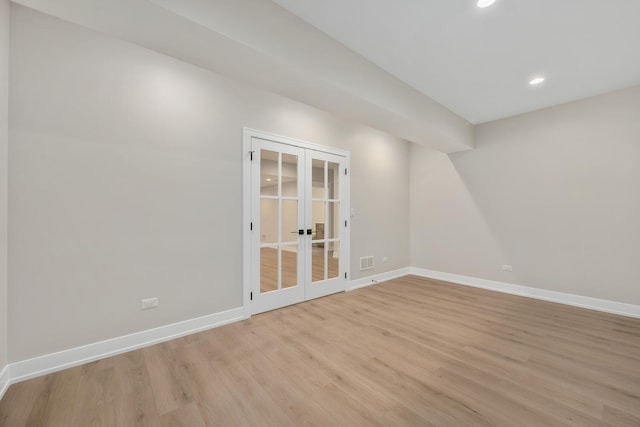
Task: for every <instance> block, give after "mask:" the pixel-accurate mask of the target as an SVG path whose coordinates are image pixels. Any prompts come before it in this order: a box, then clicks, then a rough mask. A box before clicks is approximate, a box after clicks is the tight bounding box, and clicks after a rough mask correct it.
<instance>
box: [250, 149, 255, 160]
mask: <svg viewBox="0 0 640 427" xmlns="http://www.w3.org/2000/svg"><path fill="white" fill-rule="evenodd" d="M253 153H254V151H249V156H250V157H251V161H253Z"/></svg>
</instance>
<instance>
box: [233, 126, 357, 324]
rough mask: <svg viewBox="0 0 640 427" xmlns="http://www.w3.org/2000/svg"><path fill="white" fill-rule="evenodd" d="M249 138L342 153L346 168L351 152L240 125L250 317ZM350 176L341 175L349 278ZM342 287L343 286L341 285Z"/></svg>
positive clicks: (244, 277)
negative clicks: (342, 179)
mask: <svg viewBox="0 0 640 427" xmlns="http://www.w3.org/2000/svg"><path fill="white" fill-rule="evenodd" d="M252 138H259V139H265V140H268V141H274V142H279V143H282V144H287V145H292V146H295V147H300V148H305V149H310V150H315V151H320V152H325V153H329V154H335V155H338V156H343V157H344V158H345V166H346V169H347V171H350V169H351V168H350V160H351V153H350V152H349V151H346V150H340V149H338V148H333V147H326V146H323V145H319V144H314V143H311V142H307V141H301V140H298V139H293V138H288V137H285V136H280V135H275V134H272V133H268V132H263V131H259V130H255V129H251V128H247V127H245V128H243V137H242V226H243V230H242V283H243V286H242V288H243V289H242V293H243V296H242V306H243V311H244V315H245V317H251V298H250V296H251V276H252V262H251V233H252V230H251V223H252V222H254V223H255V221H258V219H256V218H252V203H251V140H252ZM350 177H351V173H347V174H346V176H345V177H344V188H345V189H344V203H345V207H344V212H346V213H347V214H346V216H345V218H346V219H347V221H348V223H347V227H346V228H345V230H344V232H345V234H344V236H345V238H344V242H343V244H344V246H343V247H342V249H343V250H344V253H343V256H344V261H345V262H344V266H345V269H344V271H346V273H347V279H350V278H351V260H350V257H351V251H350V242H351V220H350V218H349V215H348V213H349V212H351V208H350V200H351V195H350V189H351V186H350ZM345 290H346V289H345Z"/></svg>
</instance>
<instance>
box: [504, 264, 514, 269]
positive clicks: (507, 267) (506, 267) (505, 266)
mask: <svg viewBox="0 0 640 427" xmlns="http://www.w3.org/2000/svg"><path fill="white" fill-rule="evenodd" d="M502 271H513V267H512V266H510V265H506V264H505V265H503V266H502Z"/></svg>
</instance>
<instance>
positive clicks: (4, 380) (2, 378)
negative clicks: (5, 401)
mask: <svg viewBox="0 0 640 427" xmlns="http://www.w3.org/2000/svg"><path fill="white" fill-rule="evenodd" d="M9 383H10V381H9V365H6V366H5V367H4V369H3V370H2V372H0V400H2V398H3V397H4V393H5V392H6V391H7V389H8V388H9Z"/></svg>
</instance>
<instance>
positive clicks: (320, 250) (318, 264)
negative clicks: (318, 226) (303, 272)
mask: <svg viewBox="0 0 640 427" xmlns="http://www.w3.org/2000/svg"><path fill="white" fill-rule="evenodd" d="M324 252H325V245H324V243H313V244H312V245H311V281H312V282H319V281H321V280H325V274H324V273H325V253H324Z"/></svg>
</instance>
